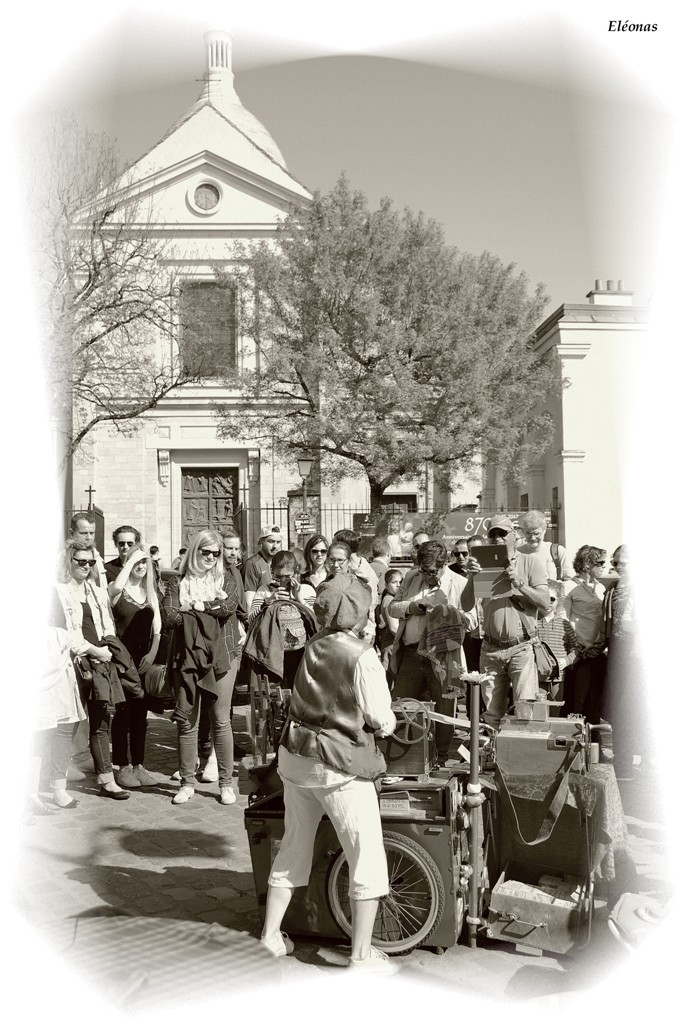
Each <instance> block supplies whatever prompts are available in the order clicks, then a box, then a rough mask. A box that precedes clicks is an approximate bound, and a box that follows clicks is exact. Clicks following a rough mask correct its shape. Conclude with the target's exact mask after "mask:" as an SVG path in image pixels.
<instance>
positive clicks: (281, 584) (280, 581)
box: [268, 576, 292, 593]
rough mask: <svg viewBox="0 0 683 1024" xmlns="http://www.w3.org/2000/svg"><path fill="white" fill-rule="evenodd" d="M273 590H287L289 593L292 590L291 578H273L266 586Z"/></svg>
mask: <svg viewBox="0 0 683 1024" xmlns="http://www.w3.org/2000/svg"><path fill="white" fill-rule="evenodd" d="M268 586H269V587H271V588H272V589H273V590H287V591H289V592H290V593H291V590H292V577H291V576H274V577H273V579H272V580H271V581H270V583H269V584H268Z"/></svg>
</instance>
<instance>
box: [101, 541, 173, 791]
mask: <svg viewBox="0 0 683 1024" xmlns="http://www.w3.org/2000/svg"><path fill="white" fill-rule="evenodd" d="M121 557H122V558H123V559H124V564H123V568H122V569H121V571H120V573H119V574H118V576H117V577H116V579H115V580H114V582H113V583H110V584H109V600H110V603H111V607H112V612H113V618H114V624H115V626H116V633H117V636H118V637H119V639H120V640H121V643H122V644H123V646H124V647H125V648H126V650H127V651H128V653H129V654H130V656H131V658H132V659H133V664H134V665H135V667H136V668H137V669H138V672H139V673H140V676H141V677H143V678H144V675H145V673H146V672H147V671H148V670H149V668H150V667H151V666H152V665H153V664H154V659H155V658H156V655H157V651H158V650H159V641H160V639H161V611H160V610H159V598H160V594H159V591H158V590H157V582H156V572H155V569H154V562H153V560H152V556H151V553H150V552H149V551H148V550H147V548H146V547H144V546H143V545H142V544H136V545H135V546H134V547H132V548H130V549H128V553H127V554H122V556H121ZM146 736H147V702H146V701H145V700H144V699H143V700H139V699H137V698H134V697H132V696H131V695H129V694H128V693H126V700H125V703H124V704H119V705H117V708H116V711H115V712H114V718H113V720H112V723H111V741H112V760H113V762H114V764H115V765H118V766H119V767H118V772H117V774H116V781H117V782H118V784H119V785H120V786H123V787H124V788H125V789H137V788H138V787H139V786H156V784H157V780H156V779H155V778H154V776H153V775H150V773H149V772H148V771H147V769H146V768H145V767H144V761H145V739H146ZM129 751H130V757H129Z"/></svg>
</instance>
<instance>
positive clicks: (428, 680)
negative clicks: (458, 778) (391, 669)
mask: <svg viewBox="0 0 683 1024" xmlns="http://www.w3.org/2000/svg"><path fill="white" fill-rule="evenodd" d="M399 659H400V661H399V666H398V672H397V673H396V679H395V681H394V689H393V692H392V694H391V696H392V699H393V700H398V699H399V697H415V698H417V699H418V700H420V699H426V700H433V701H434V707H435V710H436V711H438V712H439V714H442V715H450V716H452V715H453V701H452V700H449V699H448V698H447V697H444V696H443V695H442V692H441V691H442V683H441V680H440V679H438V678H437V676H436V675H435V673H434V669H433V668H432V664H431V662H430V661H429V659H428V658H423V657H422V656H421V655H419V654H418V653H417V649H416V648H415V647H407V646H405V645H404V644H402V645H401V646H400V647H399ZM434 738H435V741H436V756H437V758H438V759H439V761H441V762H443V761H445V760H446V759H447V758H448V753H449V750H450V746H451V740H452V738H453V726H452V725H446V724H445V723H444V722H436V723H435V725H434Z"/></svg>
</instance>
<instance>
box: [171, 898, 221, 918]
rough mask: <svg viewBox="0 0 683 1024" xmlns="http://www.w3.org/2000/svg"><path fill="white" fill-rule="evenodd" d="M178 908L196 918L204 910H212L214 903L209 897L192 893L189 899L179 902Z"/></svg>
mask: <svg viewBox="0 0 683 1024" xmlns="http://www.w3.org/2000/svg"><path fill="white" fill-rule="evenodd" d="M178 906H180V907H182V908H183V909H186V910H187V911H188V913H190V914H192V916H193V917H198V916H199V914H201V913H202V912H203V911H205V910H214V909H215V907H216V901H215V900H212V899H211V898H210V897H209V896H204V895H202V894H197V893H194V894H193V895H192V898H191V899H189V900H181V901H179V902H178Z"/></svg>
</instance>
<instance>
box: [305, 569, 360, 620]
mask: <svg viewBox="0 0 683 1024" xmlns="http://www.w3.org/2000/svg"><path fill="white" fill-rule="evenodd" d="M371 600H372V594H371V592H370V587H369V586H368V585H367V584H365V583H363V582H362V581H361V580H359V579H357V578H356V577H355V576H353V575H352V574H351V573H337V575H336V576H333V577H332V578H331V579H329V580H325V581H324V582H323V583H321V584H320V586H319V587H318V591H317V593H316V597H315V604H314V605H313V613H314V615H315V617H316V619H317V620H318V622H319V623H320V624H321V626H323V627H328V628H329V629H353V627H354V626H355V625H356V624H357V623H359V622H362V620H363V619H364V618H365V616H366V615H367V614H368V612H369V611H370V602H371Z"/></svg>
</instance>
